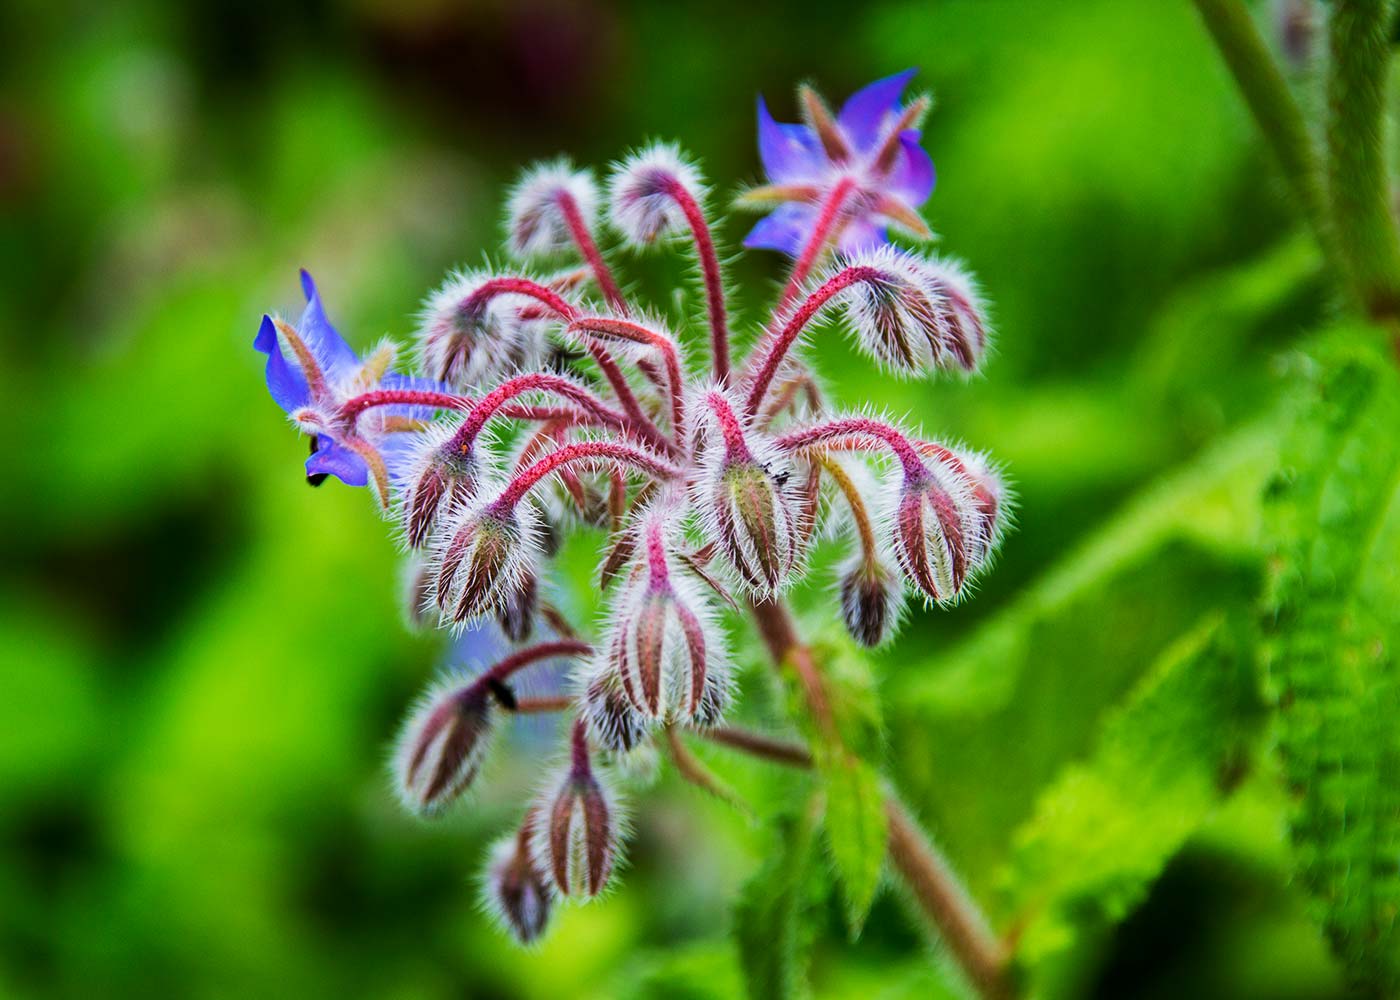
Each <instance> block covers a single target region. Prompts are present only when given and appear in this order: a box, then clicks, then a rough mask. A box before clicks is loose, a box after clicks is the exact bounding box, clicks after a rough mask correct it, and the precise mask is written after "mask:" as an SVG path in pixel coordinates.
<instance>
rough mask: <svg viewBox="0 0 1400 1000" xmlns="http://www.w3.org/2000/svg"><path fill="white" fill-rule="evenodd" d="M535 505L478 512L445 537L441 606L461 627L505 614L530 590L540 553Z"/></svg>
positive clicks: (440, 557)
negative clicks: (490, 615)
mask: <svg viewBox="0 0 1400 1000" xmlns="http://www.w3.org/2000/svg"><path fill="white" fill-rule="evenodd" d="M536 534H537V532H536V527H535V510H534V507H533V505H531V504H528V503H518V504H515V505H513V506H511V507H509V508H506V509H502V508H500V507H498V506H497V505H486V506H478V507H474V508H471V509H469V510H466V511H464V512H462V513H461V514H460V516H459V517H458V519H457V522H456V523H455V524H454V525H449V530H447V531H444V532H442V533H441V535H440V539H441V540H440V541H439V543H438V546H437V550H436V552H435V553H434V555H435V557H436V561H435V565H436V566H437V584H436V590H437V603H438V607H440V608H442V609H443V610H444V611H445V612H447V614H448V616H449V617H450V618H451V620H452V621H454V622H457V623H458V624H461V623H463V622H468V621H472V620H473V619H476V618H480V617H481V616H483V615H485V614H487V613H489V612H491V611H495V610H497V609H499V608H501V607H502V606H503V605H504V604H505V603H506V602H507V600H509V598H510V597H511V595H513V594H517V593H519V592H520V591H521V590H523V589H524V587H525V581H526V577H527V576H528V575H529V574H532V573H533V572H534V569H533V566H534V561H535V559H534V557H535V552H536V550H537V548H538V543H537V539H536Z"/></svg>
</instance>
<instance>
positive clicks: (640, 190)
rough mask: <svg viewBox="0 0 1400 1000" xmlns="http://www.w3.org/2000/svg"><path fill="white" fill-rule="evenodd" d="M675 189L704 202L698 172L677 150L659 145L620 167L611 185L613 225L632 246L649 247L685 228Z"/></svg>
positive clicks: (630, 158)
mask: <svg viewBox="0 0 1400 1000" xmlns="http://www.w3.org/2000/svg"><path fill="white" fill-rule="evenodd" d="M676 187H680V188H682V189H684V190H686V191H688V192H690V194H691V196H692V197H693V198H694V199H695V200H696V201H703V200H704V185H703V184H702V182H701V180H700V175H699V172H698V171H697V170H696V169H695V167H694V166H693V165H692V164H690V163H688V162H687V161H686V159H685V157H684V156H682V155H681V152H680V150H679V149H677V148H676V147H675V146H671V145H665V144H658V145H654V146H651V147H648V148H647V149H644V150H642V151H641V152H638V153H634V154H633V155H631V156H629V157H628V158H627V159H626V160H624V161H623V162H622V163H621V164H619V165H618V167H617V169H616V170H615V171H614V173H613V175H612V178H611V180H610V181H609V183H608V201H609V209H610V215H611V218H612V223H613V225H614V226H616V227H617V229H618V230H619V231H620V232H621V233H622V235H623V236H625V237H626V238H627V239H628V240H630V241H631V242H632V243H635V244H638V245H641V246H647V245H650V244H652V243H655V242H656V241H657V240H658V239H659V238H661V237H662V236H666V235H669V234H671V233H673V232H676V231H679V230H680V229H682V227H684V226H685V225H686V218H685V213H684V211H683V210H682V209H681V207H680V205H679V204H678V203H677V200H676V198H675V196H674V194H673V191H674V189H675V188H676Z"/></svg>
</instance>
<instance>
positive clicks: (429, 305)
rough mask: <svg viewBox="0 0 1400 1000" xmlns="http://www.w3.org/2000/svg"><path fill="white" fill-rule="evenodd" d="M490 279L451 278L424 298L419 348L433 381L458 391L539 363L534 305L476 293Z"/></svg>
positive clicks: (509, 297) (517, 297)
mask: <svg viewBox="0 0 1400 1000" xmlns="http://www.w3.org/2000/svg"><path fill="white" fill-rule="evenodd" d="M494 277H495V275H493V274H491V273H489V272H467V273H461V274H455V275H453V276H452V277H451V278H449V279H448V281H447V282H446V283H445V284H444V285H443V286H442V287H441V288H439V289H438V290H437V291H436V292H434V293H433V294H432V295H431V296H429V298H428V300H427V302H426V303H425V304H424V306H423V311H422V313H421V314H420V318H419V330H418V348H419V355H420V358H421V361H422V364H423V367H424V369H426V370H427V371H428V372H429V373H431V375H432V376H433V377H434V378H438V379H441V380H442V381H444V382H446V383H448V384H449V385H451V386H454V387H456V388H458V389H470V388H474V387H476V386H479V385H482V384H484V383H487V382H490V381H492V380H493V379H495V378H496V377H498V376H500V375H501V374H503V373H504V372H507V371H511V370H513V369H516V368H519V367H521V366H522V365H526V364H531V365H533V364H534V363H536V362H538V360H539V358H538V357H537V354H538V349H539V345H540V336H539V333H538V330H537V329H536V328H537V327H538V326H539V313H540V309H539V305H538V303H536V302H534V301H532V300H531V299H529V297H528V296H522V295H518V294H513V293H508V292H507V293H500V294H496V295H489V296H485V297H483V296H480V295H478V294H477V293H478V292H480V291H481V290H482V287H483V286H484V285H485V284H486V283H487V282H488V281H491V280H492V279H493V278H494Z"/></svg>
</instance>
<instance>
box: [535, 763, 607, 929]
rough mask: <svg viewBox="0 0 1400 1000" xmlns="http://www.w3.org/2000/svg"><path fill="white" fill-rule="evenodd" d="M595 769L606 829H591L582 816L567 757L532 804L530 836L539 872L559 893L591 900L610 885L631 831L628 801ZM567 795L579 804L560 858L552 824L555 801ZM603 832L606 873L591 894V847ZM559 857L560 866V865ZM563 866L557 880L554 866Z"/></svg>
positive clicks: (581, 807)
mask: <svg viewBox="0 0 1400 1000" xmlns="http://www.w3.org/2000/svg"><path fill="white" fill-rule="evenodd" d="M591 773H592V776H593V780H594V781H595V782H596V783H597V786H598V790H599V793H600V794H601V795H602V799H603V803H604V809H605V812H606V814H607V829H606V830H605V831H597V830H590V829H588V826H587V823H586V821H585V817H584V809H583V802H582V801H581V800H580V799H579V797H578V796H577V795H576V794H575V792H574V790H573V787H572V778H571V774H572V766H571V764H570V763H569V762H568V761H567V760H565V762H564V764H563V766H562V767H560V768H558V769H556V770H555V772H554V773H553V774H552V776H551V777H550V778H549V780H548V781H547V783H546V784H545V787H544V790H543V792H542V794H541V795H540V797H539V798H538V799H537V800H536V804H535V807H534V808H535V814H536V817H537V819H536V820H535V822H534V824H533V828H532V830H531V840H530V846H531V851H532V854H533V856H534V858H535V860H536V862H537V863H538V864H539V867H540V873H541V874H542V875H544V877H545V879H546V880H547V881H549V882H550V883H551V885H552V888H553V890H554V891H556V892H558V893H559V894H560V896H561V897H564V898H568V899H573V900H580V901H587V900H588V899H589V898H594V896H596V895H601V894H603V893H606V892H607V891H608V890H609V889H610V888H611V887H612V876H613V875H614V874H615V873H616V871H617V869H618V868H619V866H620V865H621V863H622V845H623V843H624V841H625V840H626V837H627V835H628V832H629V822H628V815H627V810H626V805H625V803H624V802H623V800H622V798H621V796H620V795H619V794H618V792H617V789H616V788H615V787H614V785H613V782H612V778H611V775H610V774H608V772H607V771H606V770H605V769H603V768H600V767H598V766H596V765H594V766H593V767H592V768H591ZM564 796H570V797H572V798H574V799H575V802H574V807H573V810H572V812H571V814H570V816H569V821H568V827H567V831H566V836H565V837H564V838H563V840H564V854H563V857H562V859H556V858H555V856H554V850H553V838H552V837H551V835H550V833H551V831H550V827H551V823H552V820H553V817H554V808H555V805H556V803H558V802H559V800H560V799H561V798H563V797H564ZM599 835H601V836H602V837H603V838H604V844H605V848H604V853H605V856H606V858H607V861H606V864H605V871H604V874H603V884H602V886H601V887H600V889H599V892H598V893H597V894H593V896H590V893H589V892H588V863H587V848H588V843H589V841H590V840H591V839H592V838H594V837H596V836H599ZM560 861H562V864H559V863H558V862H560ZM560 867H562V869H563V873H564V878H563V881H562V882H561V881H560V880H559V877H558V872H557V870H556V869H557V868H560Z"/></svg>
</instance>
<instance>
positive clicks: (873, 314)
mask: <svg viewBox="0 0 1400 1000" xmlns="http://www.w3.org/2000/svg"><path fill="white" fill-rule="evenodd" d="M848 266H858V267H867V268H870V269H872V270H875V271H878V272H880V274H881V277H880V278H877V279H872V280H867V281H861V282H857V283H855V284H853V285H851V287H850V288H849V289H848V290H847V291H846V292H845V293H844V295H845V301H846V307H847V316H848V319H849V321H850V324H851V327H852V328H853V329H854V330H855V331H856V334H857V336H858V337H859V339H860V343H861V346H862V347H863V348H864V349H865V351H866V352H867V353H869V354H870V355H871V356H872V357H874V358H875V359H876V360H877V361H880V362H881V363H883V364H885V365H888V366H889V367H890V368H891V369H893V370H894V371H896V372H901V373H904V374H910V375H921V374H927V373H930V372H932V371H934V370H937V369H946V368H958V369H961V370H963V371H974V370H975V369H976V368H977V366H978V365H979V364H980V363H981V360H982V356H983V354H984V353H985V352H986V347H987V326H986V321H985V319H984V318H983V306H982V303H981V299H980V298H979V296H978V293H977V289H976V286H975V284H974V283H973V281H972V278H971V277H970V276H969V275H968V274H967V273H966V272H965V271H964V270H963V269H962V268H961V267H960V266H959V265H957V264H956V263H953V262H951V261H943V260H931V259H924V258H922V257H919V256H917V255H915V254H912V253H909V252H907V251H903V250H896V249H894V248H892V247H880V248H878V249H876V250H871V251H866V252H864V253H861V254H858V255H856V256H855V257H853V258H852V259H851V260H850V261H849V262H848Z"/></svg>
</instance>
